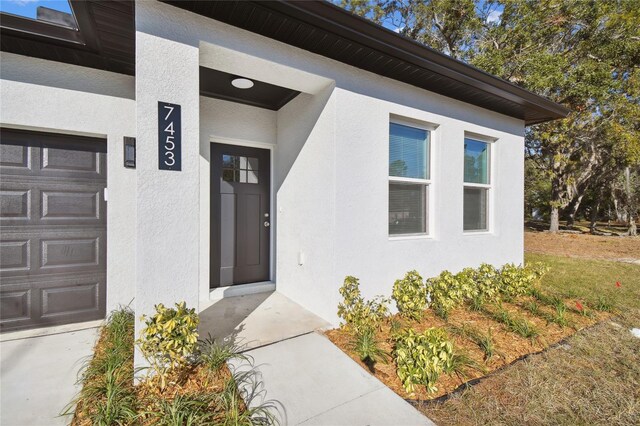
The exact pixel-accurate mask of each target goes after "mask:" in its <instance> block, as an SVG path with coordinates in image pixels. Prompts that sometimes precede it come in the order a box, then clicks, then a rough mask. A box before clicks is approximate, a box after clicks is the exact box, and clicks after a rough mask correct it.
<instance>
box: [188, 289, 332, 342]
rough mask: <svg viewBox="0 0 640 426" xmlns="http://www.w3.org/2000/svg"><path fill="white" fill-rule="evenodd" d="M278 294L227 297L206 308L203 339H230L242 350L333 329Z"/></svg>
mask: <svg viewBox="0 0 640 426" xmlns="http://www.w3.org/2000/svg"><path fill="white" fill-rule="evenodd" d="M330 326H331V324H329V323H328V322H327V321H325V320H323V319H322V318H320V317H318V316H317V315H315V314H313V313H311V312H309V311H307V310H306V309H304V308H303V307H302V306H300V305H298V304H297V303H295V302H293V301H291V300H290V299H289V298H287V297H286V296H284V295H282V294H281V293H278V292H277V291H270V292H264V293H255V294H248V295H244V296H234V297H225V298H223V299H219V300H215V301H211V302H210V304H209V305H203V306H202V310H201V312H200V326H199V327H198V332H199V334H200V338H205V337H207V335H211V337H213V338H215V339H231V340H232V341H233V342H234V343H236V344H237V345H238V346H240V347H241V348H242V350H249V349H254V348H257V347H261V346H265V345H269V344H272V343H276V342H280V341H282V340H287V339H291V338H293V337H297V336H301V335H304V334H308V333H312V332H314V331H316V330H323V329H326V328H328V327H330Z"/></svg>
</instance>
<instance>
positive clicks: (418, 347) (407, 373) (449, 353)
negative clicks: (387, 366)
mask: <svg viewBox="0 0 640 426" xmlns="http://www.w3.org/2000/svg"><path fill="white" fill-rule="evenodd" d="M393 353H394V358H395V362H396V365H397V374H398V377H399V378H400V380H402V384H403V386H404V388H405V390H406V391H407V392H409V393H413V392H414V389H415V386H416V385H423V386H425V387H426V389H427V391H428V392H435V391H437V390H438V389H437V388H436V386H435V384H436V382H437V380H438V378H439V377H440V374H442V373H443V372H444V371H445V369H447V368H449V367H448V366H450V365H451V364H452V363H453V356H454V354H453V344H452V343H451V341H449V339H448V337H447V333H446V332H445V331H444V330H443V329H441V328H430V329H428V330H425V331H424V332H423V333H418V332H416V331H415V330H414V329H412V328H409V329H406V330H404V331H402V332H400V333H399V334H398V335H397V336H396V346H395V350H394V352H393Z"/></svg>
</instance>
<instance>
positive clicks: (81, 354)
mask: <svg viewBox="0 0 640 426" xmlns="http://www.w3.org/2000/svg"><path fill="white" fill-rule="evenodd" d="M96 330H97V329H96V328H90V329H85V330H79V331H74V332H67V333H60V334H53V335H49V336H38V337H32V338H21V339H16V340H8V341H3V342H1V343H0V425H2V426H5V425H6V426H22V425H29V426H48V425H66V424H69V422H70V421H71V418H70V417H58V416H59V414H60V412H61V411H62V410H63V408H64V407H65V406H66V405H67V404H68V403H69V402H70V401H71V400H72V399H73V397H74V396H75V394H76V392H77V391H78V389H76V386H75V382H76V378H77V374H78V370H79V368H80V363H81V361H82V360H83V359H84V358H85V357H87V356H89V355H91V353H92V349H93V345H94V343H95V339H96V337H97V331H96Z"/></svg>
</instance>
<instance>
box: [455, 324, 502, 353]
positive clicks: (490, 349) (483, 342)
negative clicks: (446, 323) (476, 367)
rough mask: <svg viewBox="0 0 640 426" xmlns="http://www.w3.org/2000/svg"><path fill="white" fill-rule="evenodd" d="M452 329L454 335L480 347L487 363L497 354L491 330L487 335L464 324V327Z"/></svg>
mask: <svg viewBox="0 0 640 426" xmlns="http://www.w3.org/2000/svg"><path fill="white" fill-rule="evenodd" d="M450 327H451V329H452V331H453V332H454V333H456V334H459V335H461V336H463V337H465V338H467V339H469V340H471V341H472V342H473V343H475V344H476V345H478V347H479V348H480V349H481V350H482V352H484V359H485V361H486V360H489V359H491V357H493V355H494V354H495V353H496V349H495V345H494V343H493V334H492V332H491V329H489V330H488V331H487V332H486V333H483V332H481V331H480V330H478V329H476V328H474V327H472V326H471V325H469V324H464V325H463V326H462V327H457V326H450Z"/></svg>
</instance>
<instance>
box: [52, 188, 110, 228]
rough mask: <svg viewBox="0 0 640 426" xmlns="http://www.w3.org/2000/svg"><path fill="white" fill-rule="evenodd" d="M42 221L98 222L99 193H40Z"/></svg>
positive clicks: (69, 191)
mask: <svg viewBox="0 0 640 426" xmlns="http://www.w3.org/2000/svg"><path fill="white" fill-rule="evenodd" d="M41 205H42V219H43V220H49V219H57V220H75V219H78V218H81V219H91V220H94V219H95V220H97V221H98V220H100V193H99V192H94V191H73V190H66V191H42V201H41Z"/></svg>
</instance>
